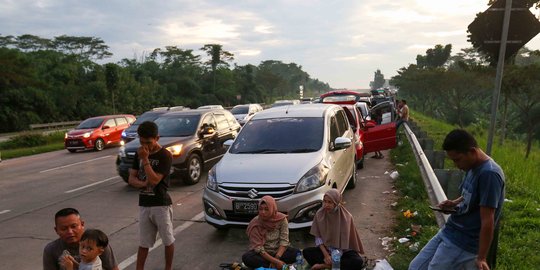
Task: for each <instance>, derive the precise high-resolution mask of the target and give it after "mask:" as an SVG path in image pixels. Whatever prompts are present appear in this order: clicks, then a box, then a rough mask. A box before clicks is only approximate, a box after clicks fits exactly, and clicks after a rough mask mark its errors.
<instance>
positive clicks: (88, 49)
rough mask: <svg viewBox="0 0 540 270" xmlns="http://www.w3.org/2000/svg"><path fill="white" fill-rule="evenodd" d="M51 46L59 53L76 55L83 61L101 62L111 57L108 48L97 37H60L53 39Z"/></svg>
mask: <svg viewBox="0 0 540 270" xmlns="http://www.w3.org/2000/svg"><path fill="white" fill-rule="evenodd" d="M52 46H53V48H55V49H56V50H58V51H60V52H63V53H65V54H72V55H77V56H79V57H80V58H81V59H84V60H101V59H103V58H107V57H111V56H112V53H110V52H109V46H107V45H105V42H104V41H103V40H102V39H101V38H97V37H75V36H66V35H62V36H58V37H55V38H54V40H53V41H52Z"/></svg>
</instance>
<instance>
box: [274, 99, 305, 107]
mask: <svg viewBox="0 0 540 270" xmlns="http://www.w3.org/2000/svg"><path fill="white" fill-rule="evenodd" d="M297 104H300V100H298V99H291V100H276V101H275V102H274V104H272V108H274V107H279V106H290V105H297Z"/></svg>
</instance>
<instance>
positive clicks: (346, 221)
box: [303, 189, 364, 270]
mask: <svg viewBox="0 0 540 270" xmlns="http://www.w3.org/2000/svg"><path fill="white" fill-rule="evenodd" d="M310 233H311V234H312V235H313V236H315V245H317V247H310V248H306V249H304V250H303V255H304V258H305V259H306V261H307V262H308V263H309V265H311V266H312V268H311V269H324V268H331V267H332V257H331V256H332V255H331V252H332V251H331V250H333V249H339V250H340V251H341V254H342V255H341V269H342V270H349V269H351V270H352V269H355V270H357V269H361V268H362V266H363V264H364V261H363V259H362V257H360V254H364V247H363V246H362V241H360V237H359V236H358V232H357V231H356V228H355V226H354V221H353V217H352V215H351V213H349V211H347V209H345V207H344V206H343V202H342V197H341V193H340V192H339V191H338V190H337V189H331V190H328V191H327V192H326V193H325V194H324V197H323V207H322V208H321V209H319V211H317V214H316V215H315V218H314V219H313V225H312V226H311V231H310Z"/></svg>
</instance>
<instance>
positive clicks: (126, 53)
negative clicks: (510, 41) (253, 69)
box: [0, 0, 540, 89]
mask: <svg viewBox="0 0 540 270" xmlns="http://www.w3.org/2000/svg"><path fill="white" fill-rule="evenodd" d="M487 2H488V0H399V1H396V0H392V1H390V0H354V1H353V0H342V1H337V0H320V1H319V0H309V1H308V0H272V1H268V0H264V1H263V0H251V1H244V0H242V1H234V0H228V1H226V0H223V1H218V0H214V1H210V0H191V1H184V0H175V1H162V0H152V1H147V0H124V1H120V0H91V1H76V0H71V1H67V0H56V1H54V0H0V6H1V7H2V8H1V9H0V25H1V28H0V34H1V35H4V36H6V35H14V36H18V35H23V34H32V35H37V36H40V37H43V38H54V37H55V36H60V35H70V36H94V37H99V38H101V39H103V41H104V42H105V44H106V45H108V46H109V47H110V52H111V53H113V56H112V57H111V58H108V59H107V60H106V61H105V62H117V61H119V60H121V59H123V58H134V57H136V58H138V59H139V58H141V56H144V55H148V54H149V53H150V52H152V51H153V50H154V49H155V48H164V47H165V46H178V47H180V48H182V49H192V50H194V51H196V52H197V53H200V54H202V51H199V49H200V48H201V47H203V46H204V44H211V43H218V44H222V45H223V49H224V50H227V51H229V52H232V53H233V54H234V58H235V59H234V61H233V62H234V63H236V64H238V65H245V64H253V65H258V64H259V63H260V62H261V61H264V60H279V61H283V62H285V63H291V62H294V63H296V64H298V65H301V66H302V69H303V70H304V71H306V72H307V73H309V74H310V76H311V78H317V79H319V80H320V81H323V82H328V83H329V84H330V86H331V87H333V88H350V89H365V88H369V82H370V81H372V80H373V77H374V72H375V71H376V70H377V69H380V70H381V72H382V73H383V74H384V76H385V78H387V79H389V78H391V77H392V76H394V75H396V74H397V70H399V69H400V68H401V67H405V66H408V65H409V64H412V63H415V61H416V55H418V54H425V51H426V50H427V49H429V48H432V47H434V46H435V45H436V44H442V45H445V44H452V46H453V49H452V54H455V53H457V52H459V50H460V49H462V48H467V47H471V44H470V43H469V42H467V33H466V31H467V26H468V25H469V24H470V23H471V22H472V21H473V20H474V18H475V16H476V13H478V12H482V11H484V10H485V9H486V8H487V7H488V6H487ZM534 13H535V15H536V16H537V17H538V16H539V12H538V10H535V11H534ZM526 46H527V47H528V48H529V49H533V50H537V49H540V35H539V36H536V37H535V38H534V39H532V40H531V41H530V42H529V43H528V44H527V45H526Z"/></svg>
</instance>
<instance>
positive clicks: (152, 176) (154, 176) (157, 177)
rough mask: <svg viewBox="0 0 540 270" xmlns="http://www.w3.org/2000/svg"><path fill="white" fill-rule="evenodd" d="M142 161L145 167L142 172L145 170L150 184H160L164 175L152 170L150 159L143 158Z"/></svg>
mask: <svg viewBox="0 0 540 270" xmlns="http://www.w3.org/2000/svg"><path fill="white" fill-rule="evenodd" d="M141 160H142V164H143V165H142V166H143V167H142V169H140V170H144V172H145V173H146V181H148V183H150V184H151V185H153V186H155V185H157V184H159V181H161V179H163V174H161V173H156V172H154V169H152V166H151V165H150V161H149V160H148V158H142V159H141Z"/></svg>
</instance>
